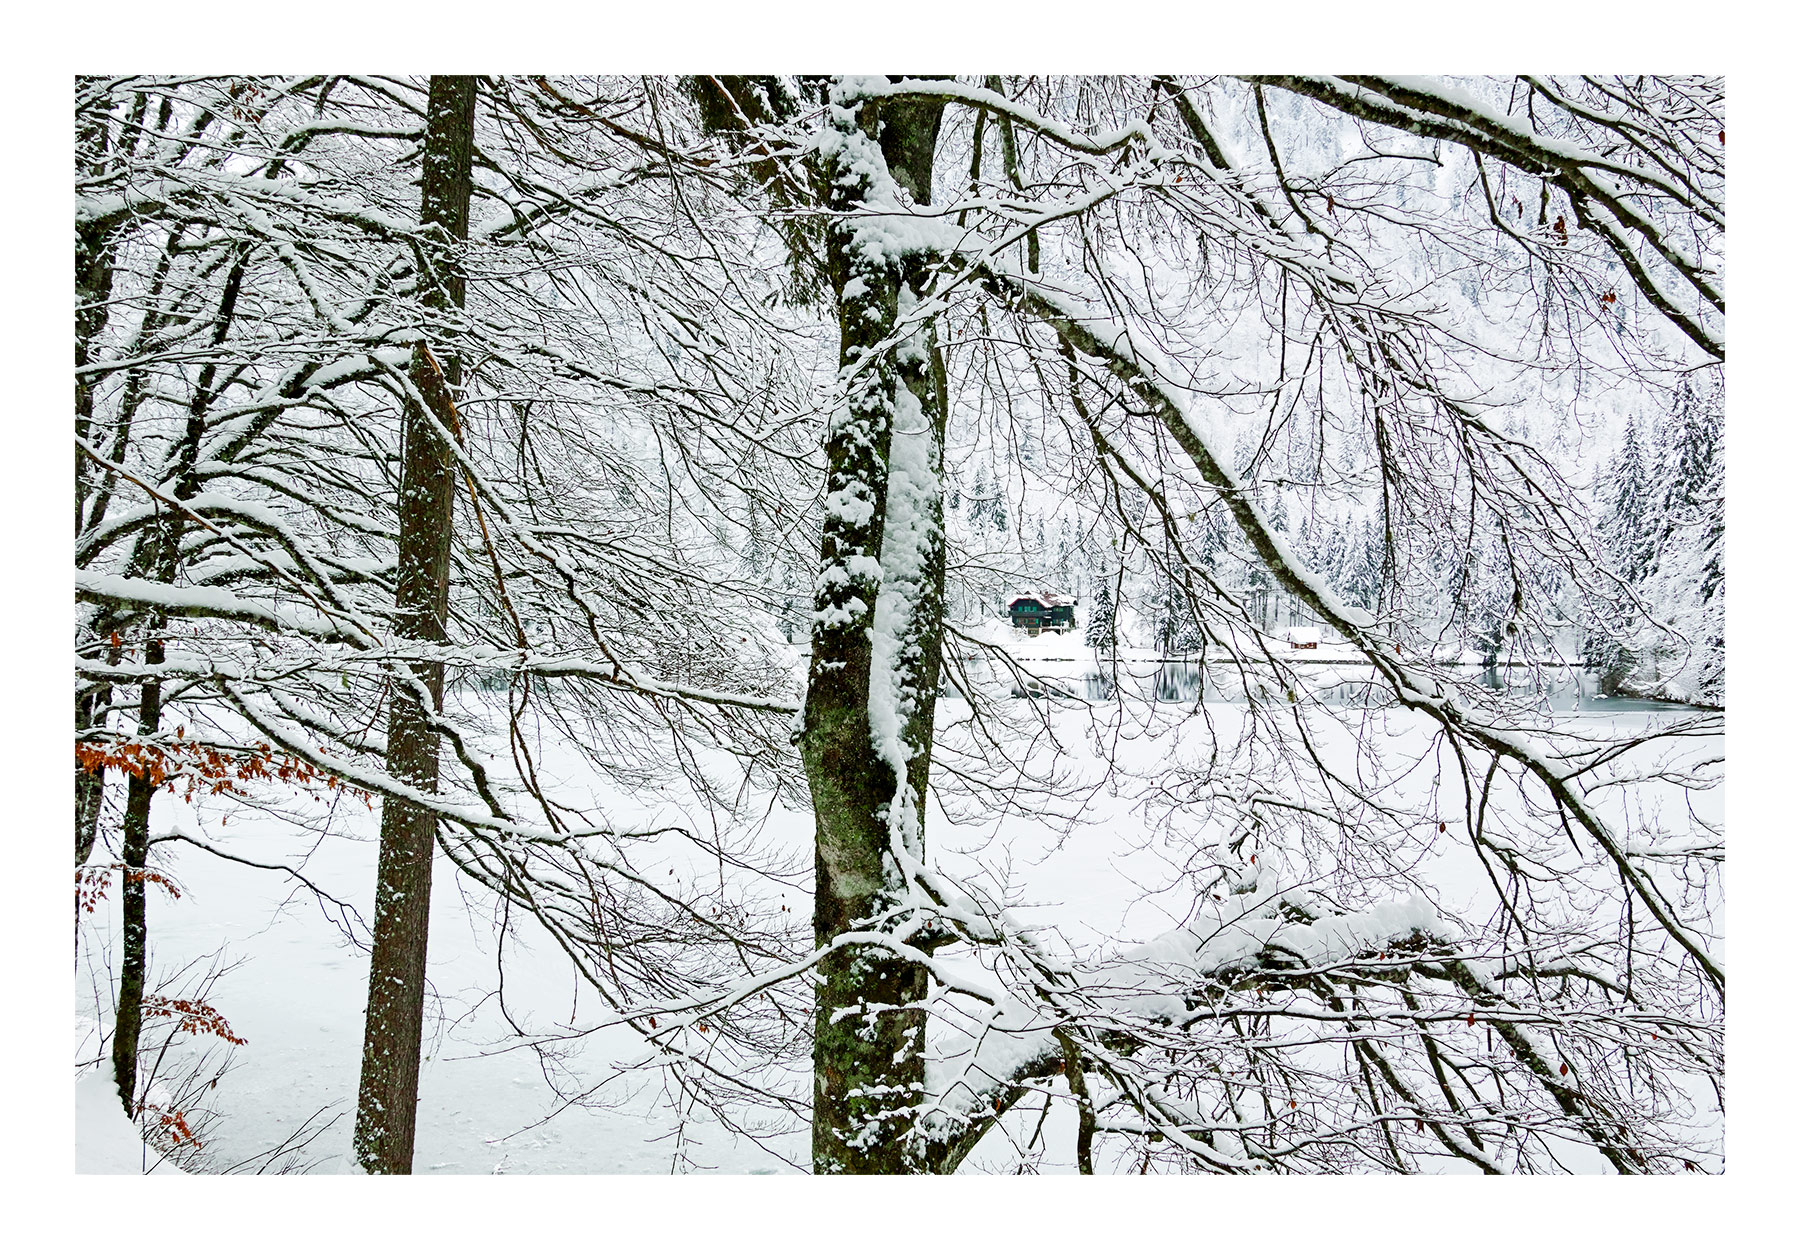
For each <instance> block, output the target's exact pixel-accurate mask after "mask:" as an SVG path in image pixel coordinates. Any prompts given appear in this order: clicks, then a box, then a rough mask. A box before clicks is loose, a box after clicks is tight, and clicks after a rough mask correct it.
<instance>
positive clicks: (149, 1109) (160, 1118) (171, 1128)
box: [144, 1103, 200, 1150]
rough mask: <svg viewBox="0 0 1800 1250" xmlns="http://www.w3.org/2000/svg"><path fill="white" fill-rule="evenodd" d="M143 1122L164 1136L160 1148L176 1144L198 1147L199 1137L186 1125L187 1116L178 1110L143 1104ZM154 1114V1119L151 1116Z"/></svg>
mask: <svg viewBox="0 0 1800 1250" xmlns="http://www.w3.org/2000/svg"><path fill="white" fill-rule="evenodd" d="M144 1113H145V1117H144V1122H145V1123H146V1124H147V1125H149V1127H150V1128H151V1130H152V1131H153V1132H155V1133H157V1134H159V1135H160V1136H162V1137H163V1138H164V1143H165V1144H162V1145H161V1149H164V1150H171V1149H173V1148H175V1147H176V1146H193V1147H196V1148H198V1147H199V1145H200V1138H199V1137H197V1136H196V1135H195V1134H194V1130H193V1129H192V1128H190V1127H188V1122H187V1117H186V1116H185V1115H183V1114H182V1113H181V1112H180V1111H179V1110H174V1109H171V1110H165V1109H164V1108H162V1107H155V1106H151V1105H150V1104H148V1103H146V1104H145V1105H144ZM152 1116H154V1117H155V1118H154V1119H151V1117H152Z"/></svg>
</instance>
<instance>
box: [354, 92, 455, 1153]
mask: <svg viewBox="0 0 1800 1250" xmlns="http://www.w3.org/2000/svg"><path fill="white" fill-rule="evenodd" d="M474 131H475V79H473V78H470V77H443V76H434V77H433V78H432V80H431V94H430V100H429V103H428V104H427V106H426V115H425V147H424V162H423V165H424V173H423V182H422V188H421V195H420V210H419V220H420V224H421V226H422V227H423V231H422V232H423V233H424V235H425V236H426V239H427V255H428V256H429V259H430V261H431V265H432V269H433V271H434V272H433V273H432V274H429V275H427V276H426V278H425V280H426V282H427V283H430V282H432V281H433V279H435V285H431V286H428V287H427V289H426V294H425V296H424V302H425V303H426V305H427V306H428V307H430V308H433V309H435V310H437V311H446V310H449V309H451V308H460V307H461V305H462V302H463V289H464V285H463V284H464V280H463V274H462V270H461V267H460V261H459V259H458V255H457V246H456V245H457V244H459V243H461V242H463V241H466V240H467V238H468V235H469V199H470V194H471V190H472V186H471V180H470V171H471V166H472V156H473V150H474ZM412 374H413V381H414V383H415V384H416V385H417V386H418V388H419V390H420V392H421V393H422V394H423V395H424V396H425V397H426V399H427V401H428V402H429V403H430V404H431V406H432V408H433V410H434V415H435V416H436V417H437V420H438V423H439V424H441V425H443V426H444V428H445V429H449V430H454V429H455V428H456V427H455V420H456V417H455V410H454V407H453V405H452V403H451V401H450V395H451V389H450V388H453V387H455V386H456V385H457V383H458V382H459V381H460V380H461V376H460V368H459V366H458V362H457V361H456V359H455V357H454V356H449V355H446V359H445V361H444V365H443V370H442V374H441V377H440V375H439V373H438V370H437V369H436V368H435V367H434V365H433V362H432V358H431V356H430V354H429V353H428V352H426V351H425V350H424V349H423V348H421V349H419V350H416V351H415V352H414V356H413V369H412ZM401 438H402V440H403V447H402V453H401V454H402V462H401V476H400V504H399V513H400V516H399V519H400V542H399V552H398V572H397V578H396V587H395V593H394V604H395V608H396V617H397V624H396V630H397V632H398V634H399V635H400V636H401V637H402V638H406V639H409V640H412V641H416V642H422V643H426V644H435V643H441V642H442V641H443V640H444V623H445V617H446V614H447V611H448V604H449V587H450V526H451V521H452V519H453V515H454V508H455V503H456V494H455V476H454V467H455V460H454V457H453V456H452V454H451V450H450V448H449V447H448V446H447V445H446V444H445V443H444V441H443V439H441V438H440V437H439V436H438V435H437V433H436V431H435V430H433V428H432V423H431V422H430V421H429V420H428V419H427V417H426V413H425V411H424V410H423V409H421V408H419V407H418V406H417V405H416V404H413V403H410V402H409V403H408V404H407V405H406V409H405V413H404V417H403V422H402V434H401ZM411 669H412V675H413V677H414V678H415V679H416V682H415V683H404V682H398V681H396V682H395V683H394V686H393V693H392V698H391V700H390V704H389V717H388V757H387V758H388V772H389V773H390V774H391V775H392V776H394V777H395V778H396V779H397V780H400V781H403V782H405V783H406V784H407V785H410V786H413V787H415V788H416V789H419V790H422V791H425V792H427V793H431V792H435V791H436V790H437V783H438V733H437V730H436V729H435V728H434V727H433V725H432V718H433V717H434V716H436V715H437V713H438V711H439V710H440V708H441V706H442V703H443V693H444V666H443V663H442V662H441V661H428V660H421V661H417V662H414V663H413V664H411ZM420 686H422V687H423V693H424V694H426V695H427V697H428V699H426V700H422V699H421V698H420V697H419V696H420V693H421V691H420V689H419V687H420ZM427 703H428V704H429V705H427ZM436 833H437V820H436V818H435V817H434V816H433V815H432V814H431V813H430V812H429V811H426V810H425V809H423V808H420V807H418V806H417V805H415V804H411V803H407V802H404V801H401V800H398V799H388V800H387V801H385V802H384V803H383V804H382V810H381V860H380V865H379V867H378V869H377V876H376V884H375V925H374V945H373V950H372V952H371V957H370V964H369V1005H368V1012H367V1015H366V1017H365V1020H364V1031H363V1059H362V1078H361V1082H360V1086H359V1088H358V1091H357V1106H356V1155H357V1159H358V1161H359V1162H360V1163H361V1164H362V1166H363V1168H364V1169H365V1170H366V1171H369V1172H385V1173H409V1172H411V1171H412V1156H413V1137H414V1129H415V1125H416V1120H417V1110H418V1092H419V1053H420V1044H421V1039H422V1037H423V1033H424V1021H425V948H426V938H427V936H428V930H429V925H430V918H431V911H430V908H431V859H432V849H433V845H434V842H435V838H436Z"/></svg>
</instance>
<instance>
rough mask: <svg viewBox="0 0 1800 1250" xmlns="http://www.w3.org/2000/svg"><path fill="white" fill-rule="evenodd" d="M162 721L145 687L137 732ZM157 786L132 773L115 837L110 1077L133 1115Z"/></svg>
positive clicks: (151, 656) (153, 651) (153, 646)
mask: <svg viewBox="0 0 1800 1250" xmlns="http://www.w3.org/2000/svg"><path fill="white" fill-rule="evenodd" d="M144 662H145V663H146V664H161V663H162V662H163V645H162V642H161V640H159V639H153V640H152V641H151V642H150V643H149V644H148V645H147V646H146V647H145V648H144ZM161 719H162V683H160V682H154V681H149V682H145V683H144V691H143V696H142V698H141V699H140V700H139V702H138V733H139V735H140V736H142V737H144V738H149V737H150V736H151V735H153V734H155V732H156V729H157V725H158V723H159V722H160V721H161ZM155 795H156V785H155V783H154V781H153V780H152V779H151V777H150V775H149V774H148V772H147V771H146V772H144V773H139V774H134V775H131V776H130V777H129V778H128V779H127V782H126V789H125V824H124V828H123V830H122V831H121V834H120V838H119V843H120V846H119V859H120V860H121V862H123V864H124V868H123V869H122V870H121V871H122V873H123V875H124V878H125V880H124V882H123V883H122V885H123V888H122V890H121V893H120V902H121V911H122V913H123V924H122V933H121V942H120V955H119V1001H118V1005H117V1008H116V1009H115V1010H114V1012H113V1038H112V1059H113V1079H114V1080H116V1081H117V1082H118V1085H119V1101H120V1102H122V1103H123V1104H124V1105H125V1114H126V1115H129V1116H135V1115H136V1114H137V1059H138V1035H139V1034H140V1033H141V1032H142V1030H143V1026H144V978H145V975H146V972H147V970H148V967H149V959H150V942H149V932H150V926H149V917H148V915H147V909H146V899H145V898H144V885H145V880H144V869H145V866H146V865H147V864H148V862H149V858H150V800H151V799H152V798H154V797H155Z"/></svg>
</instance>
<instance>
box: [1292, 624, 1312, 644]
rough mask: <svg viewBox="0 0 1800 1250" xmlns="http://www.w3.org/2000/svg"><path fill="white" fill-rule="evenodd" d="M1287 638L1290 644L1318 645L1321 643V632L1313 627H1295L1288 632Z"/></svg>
mask: <svg viewBox="0 0 1800 1250" xmlns="http://www.w3.org/2000/svg"><path fill="white" fill-rule="evenodd" d="M1287 638H1288V641H1289V642H1312V643H1316V642H1318V641H1319V631H1318V629H1317V628H1315V627H1314V626H1311V625H1295V626H1292V627H1291V628H1290V629H1289V630H1288V632H1287Z"/></svg>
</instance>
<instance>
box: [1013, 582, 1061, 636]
mask: <svg viewBox="0 0 1800 1250" xmlns="http://www.w3.org/2000/svg"><path fill="white" fill-rule="evenodd" d="M1006 610H1007V612H1008V613H1009V614H1011V616H1012V623H1013V628H1014V629H1022V630H1024V631H1025V632H1026V633H1027V634H1030V635H1031V636H1032V637H1033V638H1035V637H1037V635H1038V634H1039V633H1040V632H1041V631H1043V630H1046V629H1052V630H1056V631H1058V632H1064V631H1067V630H1071V629H1074V628H1075V601H1074V600H1073V599H1064V598H1063V597H1062V596H1061V595H1055V594H1051V593H1050V592H1049V591H1047V590H1036V591H1031V592H1029V593H1026V594H1018V595H1014V596H1013V597H1012V601H1011V602H1009V603H1008V604H1007V605H1006Z"/></svg>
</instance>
